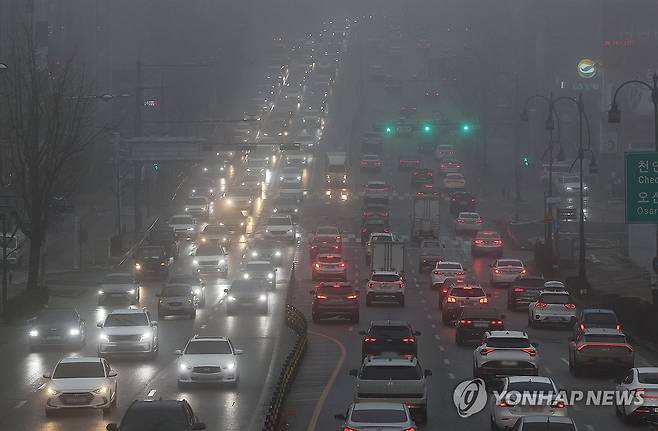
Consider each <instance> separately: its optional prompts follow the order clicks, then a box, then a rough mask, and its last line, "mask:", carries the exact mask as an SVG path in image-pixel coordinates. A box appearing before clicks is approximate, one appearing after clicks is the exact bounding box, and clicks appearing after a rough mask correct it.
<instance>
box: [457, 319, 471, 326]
mask: <svg viewBox="0 0 658 431" xmlns="http://www.w3.org/2000/svg"><path fill="white" fill-rule="evenodd" d="M471 323H473V321H472V320H466V319H461V320H460V321H459V324H460V325H470V324H471Z"/></svg>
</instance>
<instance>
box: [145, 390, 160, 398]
mask: <svg viewBox="0 0 658 431" xmlns="http://www.w3.org/2000/svg"><path fill="white" fill-rule="evenodd" d="M156 392H157V391H156V390H155V389H151V390H150V391H149V393H148V394H147V395H146V397H147V398H153V396H154V395H155V393H156Z"/></svg>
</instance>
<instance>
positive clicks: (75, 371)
mask: <svg viewBox="0 0 658 431" xmlns="http://www.w3.org/2000/svg"><path fill="white" fill-rule="evenodd" d="M94 377H105V371H104V370H103V364H101V362H100V361H94V362H65V363H60V364H59V365H57V368H55V372H54V373H53V379H91V378H94Z"/></svg>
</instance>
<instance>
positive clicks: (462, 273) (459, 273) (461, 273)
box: [455, 271, 466, 275]
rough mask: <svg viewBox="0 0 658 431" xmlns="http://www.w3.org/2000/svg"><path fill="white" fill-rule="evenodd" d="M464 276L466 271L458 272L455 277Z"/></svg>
mask: <svg viewBox="0 0 658 431" xmlns="http://www.w3.org/2000/svg"><path fill="white" fill-rule="evenodd" d="M464 274H466V273H465V272H464V271H458V272H456V273H455V275H464Z"/></svg>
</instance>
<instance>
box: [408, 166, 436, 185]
mask: <svg viewBox="0 0 658 431" xmlns="http://www.w3.org/2000/svg"><path fill="white" fill-rule="evenodd" d="M433 183H434V171H432V170H431V169H427V168H417V169H414V170H413V172H412V173H411V185H413V186H420V185H422V184H433Z"/></svg>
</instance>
